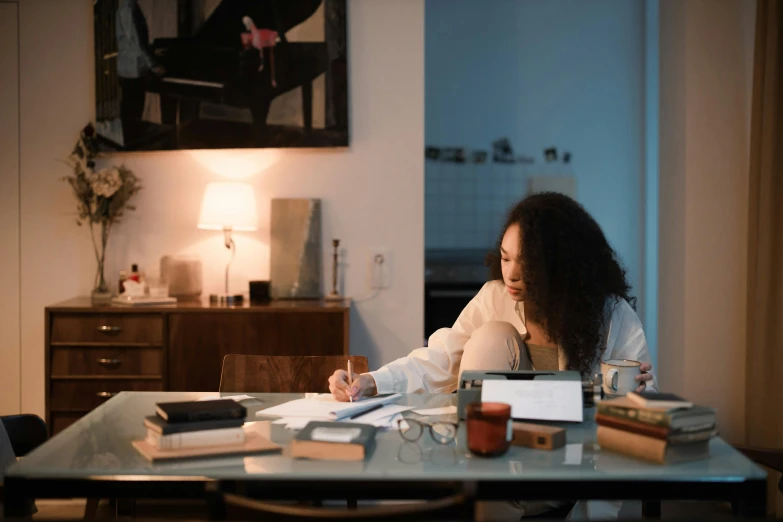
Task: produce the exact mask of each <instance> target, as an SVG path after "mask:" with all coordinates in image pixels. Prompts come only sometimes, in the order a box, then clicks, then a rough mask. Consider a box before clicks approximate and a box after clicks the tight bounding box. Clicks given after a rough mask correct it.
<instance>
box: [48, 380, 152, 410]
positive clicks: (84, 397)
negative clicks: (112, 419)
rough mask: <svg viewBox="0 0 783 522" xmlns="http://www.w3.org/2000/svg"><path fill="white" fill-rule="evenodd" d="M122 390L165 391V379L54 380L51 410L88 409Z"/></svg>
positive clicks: (50, 401) (50, 403) (50, 402)
mask: <svg viewBox="0 0 783 522" xmlns="http://www.w3.org/2000/svg"><path fill="white" fill-rule="evenodd" d="M122 391H163V381H162V380H160V379H148V380H142V379H139V380H119V379H113V380H92V379H91V380H78V379H74V380H57V379H55V380H52V382H51V390H50V393H51V396H50V398H49V405H50V408H51V411H87V410H91V409H93V408H97V407H98V406H100V405H101V404H103V403H104V402H106V401H107V400H109V399H110V398H112V397H113V396H115V395H117V394H118V393H119V392H122Z"/></svg>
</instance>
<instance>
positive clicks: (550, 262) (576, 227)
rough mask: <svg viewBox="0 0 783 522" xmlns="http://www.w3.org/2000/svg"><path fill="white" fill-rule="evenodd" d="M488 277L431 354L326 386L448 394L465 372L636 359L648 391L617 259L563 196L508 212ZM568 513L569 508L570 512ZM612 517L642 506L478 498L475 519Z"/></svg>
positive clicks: (592, 368) (649, 378)
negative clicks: (482, 500)
mask: <svg viewBox="0 0 783 522" xmlns="http://www.w3.org/2000/svg"><path fill="white" fill-rule="evenodd" d="M490 266H491V268H492V281H490V282H488V283H487V284H485V285H484V287H483V288H482V289H481V290H480V291H479V293H478V294H477V295H476V297H474V298H473V300H472V301H471V302H470V303H469V304H468V306H466V307H465V309H464V310H463V311H462V313H461V314H460V316H459V318H458V319H457V322H456V323H454V326H453V327H452V328H442V329H440V330H438V331H437V332H435V333H434V334H433V335H432V336H431V337H430V339H429V343H428V347H427V348H420V349H418V350H414V351H413V352H411V354H410V355H408V356H407V357H403V358H401V359H397V360H396V361H393V362H391V363H389V364H387V365H386V366H384V367H382V368H380V369H379V370H377V371H374V372H370V373H366V374H361V375H357V374H354V375H353V376H352V381H353V382H352V386H351V387H350V389H349V386H348V383H347V382H346V378H347V373H346V372H345V371H344V370H337V371H335V372H334V374H332V376H331V377H330V378H329V390H330V391H331V392H332V394H333V395H334V397H335V398H336V399H337V400H341V401H347V400H349V395H350V396H351V397H352V398H353V399H357V398H359V397H361V396H367V395H375V394H377V393H391V392H399V393H413V392H431V393H450V392H452V391H454V390H455V389H456V388H457V384H458V382H459V380H458V378H459V374H460V373H461V372H463V371H466V370H507V369H511V370H531V369H534V370H543V371H547V370H550V371H551V370H576V371H579V372H580V373H581V374H582V377H583V378H591V377H592V376H593V375H594V374H595V373H598V372H599V371H600V361H601V360H608V359H632V360H636V361H640V362H642V366H641V370H642V373H641V374H640V375H638V376H637V377H636V380H637V381H638V382H639V387H638V390H639V391H641V390H644V389H645V388H646V387H649V388H650V389H653V390H654V389H655V388H654V382H655V381H654V379H653V374H652V365H651V364H650V354H649V352H648V351H647V341H646V340H645V337H644V332H643V331H642V325H641V323H640V321H639V318H638V317H637V316H636V313H635V312H634V309H633V304H634V303H635V299H634V298H632V297H631V296H630V293H629V291H630V286H629V285H628V281H627V279H626V275H625V270H623V268H622V267H621V265H620V263H619V261H618V259H617V254H616V253H615V252H614V250H612V248H611V247H610V246H609V242H608V241H607V240H606V237H605V236H604V234H603V232H602V231H601V228H600V227H599V226H598V223H596V222H595V220H594V219H593V218H592V217H591V216H590V215H589V214H588V213H587V212H586V211H585V210H584V208H582V206H581V205H579V204H578V203H577V202H576V201H574V200H572V199H571V198H569V197H567V196H564V195H562V194H556V193H543V194H535V195H531V196H528V197H526V198H525V199H523V200H522V201H520V202H519V203H518V204H517V205H515V206H514V207H513V208H512V209H511V211H510V212H509V213H508V218H507V219H506V223H505V225H504V227H503V229H502V232H501V235H500V239H499V240H498V243H497V252H495V254H493V255H492V256H491V257H490ZM572 507H573V509H572ZM566 514H568V518H570V519H610V518H617V517H618V516H623V517H636V518H639V517H640V515H641V509H640V505H639V503H638V502H623V503H621V502H606V501H589V502H577V503H576V505H574V504H571V503H567V502H547V501H542V502H524V501H522V502H479V503H478V505H477V519H479V520H519V518H520V516H536V515H541V516H545V517H548V518H556V517H562V516H564V515H566Z"/></svg>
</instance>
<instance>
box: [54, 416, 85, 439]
mask: <svg viewBox="0 0 783 522" xmlns="http://www.w3.org/2000/svg"><path fill="white" fill-rule="evenodd" d="M82 417H84V413H52V419H51V422H50V423H51V426H50V429H51V432H52V435H55V434H57V433H60V432H61V431H63V430H64V429H65V428H67V427H68V426H70V425H71V424H73V423H74V422H76V421H77V420H79V419H81V418H82Z"/></svg>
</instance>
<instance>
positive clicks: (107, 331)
mask: <svg viewBox="0 0 783 522" xmlns="http://www.w3.org/2000/svg"><path fill="white" fill-rule="evenodd" d="M96 329H97V330H98V331H99V332H101V333H105V334H110V333H120V332H121V331H122V328H120V327H119V326H109V325H107V324H104V325H101V326H99V327H98V328H96Z"/></svg>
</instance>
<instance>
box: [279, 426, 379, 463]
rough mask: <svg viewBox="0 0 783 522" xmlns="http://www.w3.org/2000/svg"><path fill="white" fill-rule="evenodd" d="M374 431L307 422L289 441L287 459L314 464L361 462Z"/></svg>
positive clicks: (368, 428)
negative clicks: (319, 462)
mask: <svg viewBox="0 0 783 522" xmlns="http://www.w3.org/2000/svg"><path fill="white" fill-rule="evenodd" d="M377 430H378V428H376V427H375V426H371V425H369V424H358V423H353V422H328V421H310V422H309V423H307V426H305V427H304V429H303V430H302V431H300V432H299V433H298V434H297V435H296V437H294V438H293V440H291V456H292V457H294V458H308V459H317V460H364V458H365V457H367V455H368V454H369V452H370V451H371V449H372V446H373V443H374V442H375V433H376V431H377Z"/></svg>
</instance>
